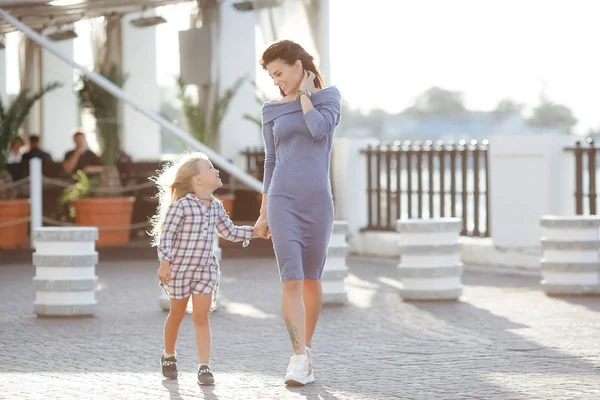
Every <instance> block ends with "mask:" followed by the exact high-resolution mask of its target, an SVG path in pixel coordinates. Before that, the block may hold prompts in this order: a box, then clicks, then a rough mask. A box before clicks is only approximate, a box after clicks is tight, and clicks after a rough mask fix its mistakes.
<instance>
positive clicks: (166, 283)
mask: <svg viewBox="0 0 600 400" xmlns="http://www.w3.org/2000/svg"><path fill="white" fill-rule="evenodd" d="M153 180H154V182H155V183H156V184H157V187H158V189H159V206H158V213H157V215H156V216H154V218H153V220H152V223H153V230H152V233H151V236H152V237H153V243H152V244H153V246H157V250H158V257H159V259H160V267H159V269H158V279H159V280H160V286H161V287H162V288H163V289H164V290H165V291H166V292H167V294H168V295H169V297H170V300H171V309H170V312H169V315H168V316H167V320H166V322H165V327H164V341H165V348H164V351H163V354H162V356H161V365H162V374H163V375H164V376H165V377H166V378H169V379H176V378H177V358H176V353H175V342H176V341H177V334H178V332H179V326H180V325H181V321H183V318H184V316H185V313H186V306H187V303H188V300H189V298H190V295H191V297H192V306H193V312H192V320H193V322H194V326H195V327H196V346H197V347H198V357H199V365H198V383H200V384H201V385H213V384H214V378H213V374H212V371H211V368H210V346H211V334H210V323H209V318H208V317H209V313H210V312H212V311H213V310H214V309H215V305H216V294H217V290H218V286H219V276H220V272H219V263H218V261H217V258H216V256H215V255H214V252H213V244H214V240H215V235H214V232H215V228H216V229H217V230H218V232H219V234H220V235H221V236H223V237H224V238H225V239H227V240H230V241H234V242H239V241H244V243H243V245H244V247H246V246H247V245H248V243H249V241H250V239H252V238H254V237H256V236H257V235H256V234H255V229H254V228H253V227H251V226H235V225H234V224H233V223H232V222H231V220H230V219H229V217H228V216H227V213H226V212H225V209H224V208H223V205H222V204H221V202H220V201H219V200H217V199H216V198H215V197H214V196H213V195H212V193H213V192H214V191H215V190H216V189H218V188H220V187H221V186H222V185H223V183H222V182H221V179H220V178H219V171H218V170H216V169H215V168H214V167H213V165H212V163H211V162H210V160H209V159H208V157H207V156H206V155H204V154H202V153H192V154H188V155H186V156H184V157H183V158H182V159H181V160H180V161H179V162H177V163H175V164H174V165H171V166H168V167H166V168H165V169H164V170H163V171H162V173H161V174H160V175H159V177H157V178H154V179H153Z"/></svg>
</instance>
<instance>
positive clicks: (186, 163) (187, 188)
mask: <svg viewBox="0 0 600 400" xmlns="http://www.w3.org/2000/svg"><path fill="white" fill-rule="evenodd" d="M200 160H208V157H207V156H206V154H204V153H200V152H195V153H189V154H186V155H184V156H183V157H182V158H181V159H180V160H179V161H176V162H173V163H169V164H166V165H165V167H164V168H163V170H162V171H160V172H159V174H158V176H153V177H151V178H150V180H151V181H152V182H154V183H155V184H156V187H157V188H158V194H157V195H156V197H157V198H158V207H157V209H156V211H157V212H156V215H154V216H153V217H152V218H151V219H150V223H151V224H152V231H151V232H150V233H149V234H150V236H151V237H152V246H157V245H158V243H159V241H160V234H161V232H162V227H163V224H164V222H165V216H166V214H167V210H168V209H169V206H170V205H171V204H173V203H175V202H176V201H177V200H179V199H181V198H183V197H185V196H186V195H187V194H188V193H192V191H193V190H192V178H193V177H194V176H195V175H197V174H198V173H200V167H199V165H198V161H200Z"/></svg>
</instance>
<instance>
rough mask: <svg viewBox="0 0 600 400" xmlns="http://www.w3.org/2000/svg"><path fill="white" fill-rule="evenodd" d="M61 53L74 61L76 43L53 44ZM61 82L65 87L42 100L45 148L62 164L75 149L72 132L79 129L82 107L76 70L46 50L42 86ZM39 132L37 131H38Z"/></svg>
mask: <svg viewBox="0 0 600 400" xmlns="http://www.w3.org/2000/svg"><path fill="white" fill-rule="evenodd" d="M53 44H54V46H55V47H56V48H58V49H59V51H60V52H61V53H62V54H64V55H65V56H67V57H69V58H73V40H63V41H60V42H54V43H53ZM55 81H58V82H60V83H62V85H63V86H62V87H61V88H58V89H55V90H53V91H51V92H49V93H47V94H46V95H44V97H42V100H41V101H40V103H41V128H39V129H40V131H39V132H36V131H33V130H31V131H30V132H29V133H37V134H39V135H41V146H42V149H43V150H45V151H47V152H48V153H50V155H51V156H52V158H53V159H54V160H55V161H62V159H63V157H64V155H65V152H67V151H68V150H70V149H71V148H72V147H73V140H72V138H71V133H72V132H73V130H74V129H75V128H76V127H77V124H78V113H79V107H78V104H77V97H76V95H75V92H74V88H73V68H72V67H71V66H69V65H67V64H66V63H65V62H64V61H62V60H60V59H59V58H57V57H56V56H54V55H53V54H51V53H50V52H48V51H47V50H44V49H42V50H41V84H42V87H44V86H46V85H48V84H49V83H51V82H55ZM36 129H37V128H36Z"/></svg>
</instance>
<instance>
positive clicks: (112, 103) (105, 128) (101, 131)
mask: <svg viewBox="0 0 600 400" xmlns="http://www.w3.org/2000/svg"><path fill="white" fill-rule="evenodd" d="M103 75H104V76H105V78H107V79H108V80H110V81H111V82H112V83H114V84H115V85H117V86H119V87H123V85H124V84H125V81H126V79H127V77H126V76H125V75H124V74H123V73H121V71H120V70H119V68H117V66H116V65H114V64H112V65H111V66H110V68H109V69H108V71H107V72H106V73H105V74H103ZM77 97H78V99H79V104H80V105H81V108H83V109H87V110H88V111H90V113H92V115H93V116H94V118H95V120H96V133H97V136H98V141H99V143H100V149H101V152H102V155H101V157H102V160H103V161H104V164H105V165H107V166H114V165H115V164H116V161H117V159H118V157H119V154H120V152H121V139H120V138H121V134H120V133H121V132H120V130H121V125H120V124H119V120H118V116H117V114H118V112H119V99H117V98H116V97H115V96H113V95H112V94H110V93H109V92H107V91H106V90H105V89H104V88H102V87H100V86H99V85H98V84H96V83H95V82H94V81H92V80H91V79H90V78H88V77H87V76H85V75H83V74H81V75H80V76H79V89H78V90H77Z"/></svg>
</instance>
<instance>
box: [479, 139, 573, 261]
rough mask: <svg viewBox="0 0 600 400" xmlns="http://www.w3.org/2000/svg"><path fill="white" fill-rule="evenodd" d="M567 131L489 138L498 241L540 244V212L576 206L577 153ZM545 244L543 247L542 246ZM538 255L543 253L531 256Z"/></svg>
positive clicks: (501, 243)
mask: <svg viewBox="0 0 600 400" xmlns="http://www.w3.org/2000/svg"><path fill="white" fill-rule="evenodd" d="M573 144H574V139H573V138H572V137H570V136H567V135H560V134H545V135H531V136H515V135H511V136H493V137H492V138H491V139H490V185H489V187H490V196H491V197H490V213H491V215H490V219H491V232H492V240H493V244H494V246H495V247H500V248H504V249H524V248H525V249H526V248H530V249H540V237H541V230H540V217H541V216H542V215H572V214H574V212H575V198H574V195H573V193H574V190H575V186H574V179H575V172H574V168H575V161H574V157H573V154H572V153H570V152H567V151H565V148H566V147H570V146H573ZM540 250H541V249H540ZM533 257H534V258H537V261H539V255H538V256H535V255H534V256H533Z"/></svg>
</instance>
